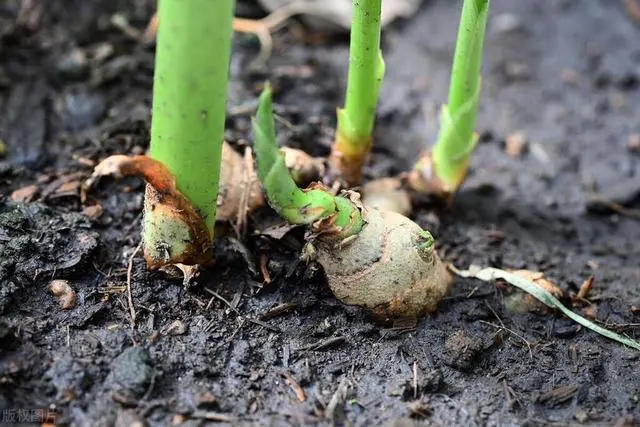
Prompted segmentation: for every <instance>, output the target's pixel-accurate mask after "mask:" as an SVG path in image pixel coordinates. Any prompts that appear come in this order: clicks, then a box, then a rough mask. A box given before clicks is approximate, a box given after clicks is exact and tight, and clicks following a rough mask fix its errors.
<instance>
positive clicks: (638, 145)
mask: <svg viewBox="0 0 640 427" xmlns="http://www.w3.org/2000/svg"><path fill="white" fill-rule="evenodd" d="M627 149H628V150H629V151H631V152H632V153H638V152H640V133H634V134H631V135H629V141H628V142H627Z"/></svg>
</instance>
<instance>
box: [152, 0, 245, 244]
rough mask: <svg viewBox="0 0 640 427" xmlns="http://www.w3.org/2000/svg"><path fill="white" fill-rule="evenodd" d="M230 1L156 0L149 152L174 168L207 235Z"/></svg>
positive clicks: (219, 141) (220, 120) (224, 79)
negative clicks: (201, 219) (204, 226)
mask: <svg viewBox="0 0 640 427" xmlns="http://www.w3.org/2000/svg"><path fill="white" fill-rule="evenodd" d="M234 3H235V2H234V0H186V1H185V0H161V1H160V2H159V7H158V17H159V27H158V41H157V48H156V68H155V77H154V86H153V119H152V126H151V152H150V154H151V157H153V158H154V159H156V160H159V161H161V162H162V163H163V164H164V165H166V166H167V168H168V169H169V170H170V171H171V172H172V173H173V174H174V176H175V178H176V182H177V186H178V189H179V190H180V191H181V192H182V193H183V194H184V195H185V196H186V197H187V198H188V199H189V200H190V201H191V202H192V203H193V204H194V206H195V207H196V208H197V209H198V211H199V213H200V215H201V216H202V217H203V219H204V221H205V222H206V224H207V228H208V229H209V231H210V232H211V235H213V225H214V222H215V208H216V198H217V194H218V180H219V174H220V157H221V150H222V140H223V137H224V121H225V109H226V101H227V80H228V76H229V71H228V69H229V55H230V50H231V36H232V25H233V12H234Z"/></svg>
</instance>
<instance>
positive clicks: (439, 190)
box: [363, 0, 490, 215]
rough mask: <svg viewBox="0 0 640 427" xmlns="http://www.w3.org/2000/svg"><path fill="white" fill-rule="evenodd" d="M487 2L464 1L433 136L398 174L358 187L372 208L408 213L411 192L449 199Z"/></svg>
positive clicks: (470, 111)
mask: <svg viewBox="0 0 640 427" xmlns="http://www.w3.org/2000/svg"><path fill="white" fill-rule="evenodd" d="M489 4H490V0H464V3H463V6H462V12H461V18H460V26H459V29H458V38H457V40H456V47H455V52H454V56H453V67H452V72H451V83H450V86H449V104H447V105H444V106H443V107H442V111H441V120H440V131H439V134H438V139H437V141H436V144H435V145H434V147H433V149H432V150H431V151H427V152H425V153H423V154H422V155H421V156H420V158H419V159H418V161H417V162H416V163H415V165H414V167H413V169H412V170H411V171H409V172H407V173H403V174H402V175H400V177H392V178H382V179H378V180H375V181H371V182H368V183H366V184H365V185H364V187H363V198H364V200H365V201H366V202H368V203H370V204H371V205H372V206H376V207H379V208H381V209H390V210H394V211H396V212H399V213H402V214H405V215H406V214H409V213H410V212H411V200H410V199H411V194H410V193H413V194H415V193H418V194H426V195H429V196H435V197H436V198H443V199H448V200H450V199H451V197H452V196H453V195H454V194H455V192H456V191H457V190H458V188H459V187H460V185H462V183H463V182H464V179H465V177H466V175H467V170H468V166H469V159H470V157H471V153H472V152H473V149H474V148H475V146H476V142H477V139H478V136H477V134H475V133H474V126H475V123H476V116H477V112H478V104H479V100H480V86H481V85H480V83H481V78H480V68H481V65H482V48H483V44H484V34H485V29H486V25H487V15H488V13H489Z"/></svg>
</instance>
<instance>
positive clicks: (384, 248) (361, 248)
mask: <svg viewBox="0 0 640 427" xmlns="http://www.w3.org/2000/svg"><path fill="white" fill-rule="evenodd" d="M364 213H366V221H367V224H366V225H365V226H364V228H363V229H362V231H361V232H360V233H358V234H357V235H356V236H353V237H352V238H348V239H345V240H344V241H343V242H340V241H338V242H336V240H335V239H331V238H329V239H326V238H323V237H322V236H321V237H319V238H318V240H317V244H316V249H317V260H318V262H319V263H320V264H321V265H322V266H323V267H324V271H325V274H326V276H327V280H328V283H329V287H330V288H331V290H332V291H333V293H334V295H335V296H336V297H337V298H338V299H339V300H341V301H342V302H344V303H345V304H352V305H359V306H362V307H365V308H367V309H369V310H370V311H371V312H372V313H373V315H374V317H376V318H377V319H378V320H380V321H385V322H386V321H389V320H391V319H418V318H420V317H421V316H422V315H424V314H426V313H429V312H433V311H434V310H435V309H436V307H437V305H438V303H439V302H440V300H441V299H442V298H443V296H444V295H445V294H446V293H447V291H448V288H449V285H450V284H451V281H452V278H451V275H450V274H449V273H448V272H447V269H446V267H445V266H444V264H443V263H442V261H441V260H440V258H439V257H438V254H437V253H436V251H435V249H434V245H433V238H432V237H431V235H430V234H429V233H428V232H426V231H424V230H423V229H422V228H420V226H418V225H417V224H416V223H414V222H413V221H411V220H409V219H408V218H406V217H404V216H402V215H400V214H398V213H395V212H384V211H378V210H377V209H370V210H367V209H366V208H365V211H364Z"/></svg>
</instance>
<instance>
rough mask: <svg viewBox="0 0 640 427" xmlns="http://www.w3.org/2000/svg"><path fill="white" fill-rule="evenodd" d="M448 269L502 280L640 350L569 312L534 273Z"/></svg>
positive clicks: (630, 341) (639, 344)
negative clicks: (532, 278)
mask: <svg viewBox="0 0 640 427" xmlns="http://www.w3.org/2000/svg"><path fill="white" fill-rule="evenodd" d="M449 269H450V270H451V271H452V272H453V273H455V274H456V275H458V276H460V277H472V278H475V279H479V280H482V281H484V282H493V281H496V280H500V279H502V280H504V281H506V282H507V283H509V284H510V285H513V286H515V287H517V288H519V289H521V290H523V291H525V292H527V293H528V294H530V295H532V296H534V297H535V298H536V299H538V300H539V301H540V302H542V303H543V304H545V305H546V306H548V307H550V308H554V309H558V310H560V311H561V312H562V313H563V314H564V315H565V316H567V317H568V318H570V319H571V320H573V321H574V322H576V323H578V324H580V325H582V326H584V327H585V328H588V329H591V330H592V331H594V332H596V333H598V334H600V335H602V336H604V337H606V338H609V339H611V340H614V341H617V342H619V343H621V344H624V345H626V346H628V347H631V348H635V349H636V350H640V342H638V341H636V340H634V339H631V338H627V337H624V336H622V335H620V334H617V333H615V332H612V331H610V330H608V329H605V328H603V327H601V326H598V325H596V324H595V323H593V322H591V321H590V320H587V319H585V318H584V317H582V316H580V315H578V314H576V313H574V312H573V311H571V310H569V309H568V308H567V307H565V306H564V305H563V304H562V303H561V302H560V301H558V299H557V298H556V297H555V296H554V295H553V294H552V293H551V292H549V291H548V290H547V289H546V288H545V286H546V285H541V283H544V282H541V280H540V279H541V277H539V276H537V275H535V273H533V274H532V273H531V272H527V273H526V274H523V273H522V270H521V271H520V273H518V274H517V273H514V272H510V271H505V270H501V269H499V268H492V267H487V268H481V267H477V266H473V265H472V266H470V267H469V269H468V270H458V269H457V268H455V267H454V266H452V265H450V266H449ZM524 271H526V270H524ZM531 277H534V278H535V277H537V278H538V279H537V282H534V281H533V280H531ZM534 280H535V279H534ZM545 282H546V281H545ZM554 287H555V286H554Z"/></svg>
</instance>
